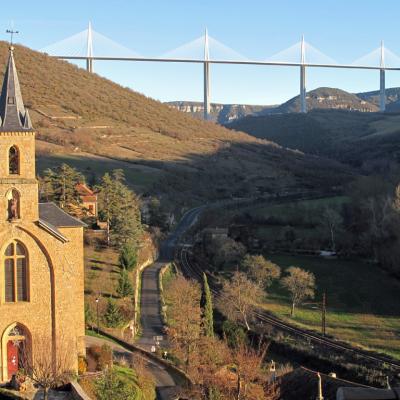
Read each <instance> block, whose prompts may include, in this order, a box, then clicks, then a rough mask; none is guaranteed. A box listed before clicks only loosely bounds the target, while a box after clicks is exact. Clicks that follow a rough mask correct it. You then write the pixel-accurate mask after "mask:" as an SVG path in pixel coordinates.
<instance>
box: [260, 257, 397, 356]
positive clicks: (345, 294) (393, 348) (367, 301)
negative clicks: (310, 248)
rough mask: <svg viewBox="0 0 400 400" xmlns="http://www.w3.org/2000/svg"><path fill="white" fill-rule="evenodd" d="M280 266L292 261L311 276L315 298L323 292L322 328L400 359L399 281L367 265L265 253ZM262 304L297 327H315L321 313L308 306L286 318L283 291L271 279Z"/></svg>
mask: <svg viewBox="0 0 400 400" xmlns="http://www.w3.org/2000/svg"><path fill="white" fill-rule="evenodd" d="M268 258H270V259H271V260H272V261H274V262H276V263H277V264H279V265H280V266H281V267H282V269H283V270H284V269H285V268H287V267H289V266H291V265H295V266H299V267H302V268H304V269H306V270H308V271H311V272H313V273H314V274H315V276H316V282H317V293H316V297H315V301H320V300H321V296H322V292H323V291H326V294H327V333H328V334H330V335H333V336H335V337H337V338H339V339H341V340H344V341H347V342H349V343H356V344H358V345H360V346H362V347H365V348H369V349H373V350H378V351H381V352H384V353H386V354H389V355H392V356H394V357H396V358H399V359H400V317H399V316H400V303H399V301H398V298H399V293H400V283H399V281H396V280H395V279H394V278H393V277H390V276H389V275H387V274H386V273H385V272H383V271H382V270H381V269H379V268H378V267H377V266H375V265H373V264H367V263H363V262H353V261H344V260H328V259H323V258H319V257H306V256H283V255H279V256H278V255H275V256H270V257H268ZM264 307H265V309H267V310H269V311H271V312H273V313H275V314H276V315H279V316H280V317H281V318H282V319H284V320H288V321H290V322H294V323H296V324H297V325H299V326H302V327H305V328H309V329H314V330H320V327H321V313H320V311H319V310H317V309H314V308H312V306H311V305H309V306H307V305H305V306H302V307H300V308H298V309H297V312H296V316H295V317H294V318H293V319H291V318H290V315H289V313H290V302H289V298H288V295H287V293H286V292H285V291H284V290H283V289H282V288H281V287H280V286H279V285H278V284H275V285H274V286H273V287H271V288H270V289H269V293H268V296H267V300H266V302H265V304H264Z"/></svg>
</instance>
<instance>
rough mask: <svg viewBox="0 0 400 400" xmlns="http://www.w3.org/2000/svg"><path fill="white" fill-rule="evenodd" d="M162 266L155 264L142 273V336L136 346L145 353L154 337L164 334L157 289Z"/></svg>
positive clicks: (149, 348) (158, 263)
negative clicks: (141, 348)
mask: <svg viewBox="0 0 400 400" xmlns="http://www.w3.org/2000/svg"><path fill="white" fill-rule="evenodd" d="M164 264H165V263H162V262H155V263H154V264H152V265H150V266H149V267H147V268H145V269H144V271H143V272H142V292H141V298H140V312H141V325H142V336H141V338H140V339H139V341H138V342H137V344H138V345H139V346H141V347H143V348H144V349H145V350H147V351H150V350H151V346H152V345H154V339H153V338H154V336H162V335H163V334H164V333H163V323H162V319H161V304H160V290H159V287H158V274H159V272H160V269H161V268H162V266H163V265H164ZM161 345H162V344H161Z"/></svg>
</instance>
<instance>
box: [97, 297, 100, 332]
mask: <svg viewBox="0 0 400 400" xmlns="http://www.w3.org/2000/svg"><path fill="white" fill-rule="evenodd" d="M96 316H97V321H96V322H97V323H96V325H97V333H99V325H100V320H99V298H98V297H97V298H96Z"/></svg>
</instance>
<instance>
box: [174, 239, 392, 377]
mask: <svg viewBox="0 0 400 400" xmlns="http://www.w3.org/2000/svg"><path fill="white" fill-rule="evenodd" d="M176 261H177V262H178V264H179V266H180V268H181V270H182V272H183V273H184V275H186V276H187V277H190V278H193V279H196V280H198V281H200V282H202V279H203V273H204V272H205V273H206V274H207V275H208V276H209V277H211V278H212V279H209V286H210V290H211V291H212V293H213V295H214V296H215V297H216V298H220V297H221V296H222V295H221V293H220V290H219V288H218V287H217V286H216V285H215V284H213V283H212V280H213V277H212V276H211V275H210V274H208V273H207V272H206V271H205V270H203V269H202V268H201V267H200V266H198V265H196V264H195V263H194V262H192V261H191V260H190V257H189V252H188V249H187V248H185V247H183V246H179V247H178V248H177V249H176ZM253 315H254V317H255V318H256V319H257V320H258V321H261V322H263V323H267V324H270V325H272V326H273V327H275V328H278V329H280V330H283V331H285V332H288V333H291V334H293V335H296V336H300V337H302V338H304V339H306V340H308V341H311V342H314V343H318V344H319V345H322V346H324V347H326V348H329V349H332V350H335V351H339V352H347V353H351V354H353V355H355V356H358V357H362V358H363V359H365V360H369V361H373V362H375V363H381V364H386V365H389V366H391V367H392V368H394V369H396V370H400V362H396V361H395V360H392V359H390V358H386V357H384V356H377V355H374V354H371V353H370V352H367V351H364V350H361V349H357V348H356V347H352V346H350V345H347V344H345V343H342V342H338V341H336V340H333V339H329V338H326V337H324V336H321V335H319V334H317V333H314V332H310V331H307V330H305V329H301V328H298V327H295V326H293V325H291V324H288V323H286V322H283V321H282V320H280V319H279V318H276V317H273V316H271V315H269V314H268V313H266V312H262V311H255V312H254V313H253Z"/></svg>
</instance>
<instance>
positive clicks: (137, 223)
mask: <svg viewBox="0 0 400 400" xmlns="http://www.w3.org/2000/svg"><path fill="white" fill-rule="evenodd" d="M124 180H125V178H124V175H123V171H122V170H114V171H113V172H112V174H111V175H110V174H108V173H106V174H105V175H104V176H103V178H102V180H101V184H100V186H99V187H98V189H99V203H100V204H99V205H100V209H101V210H102V212H101V214H103V218H104V220H105V221H106V222H107V244H108V245H110V243H111V239H112V240H113V243H114V244H115V245H117V246H121V245H123V244H126V243H137V242H138V241H139V237H140V235H141V233H142V226H141V220H140V209H139V200H138V198H137V196H136V195H135V194H134V193H133V192H132V191H131V190H129V189H128V187H127V186H126V185H125V184H124ZM111 233H112V235H111Z"/></svg>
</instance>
